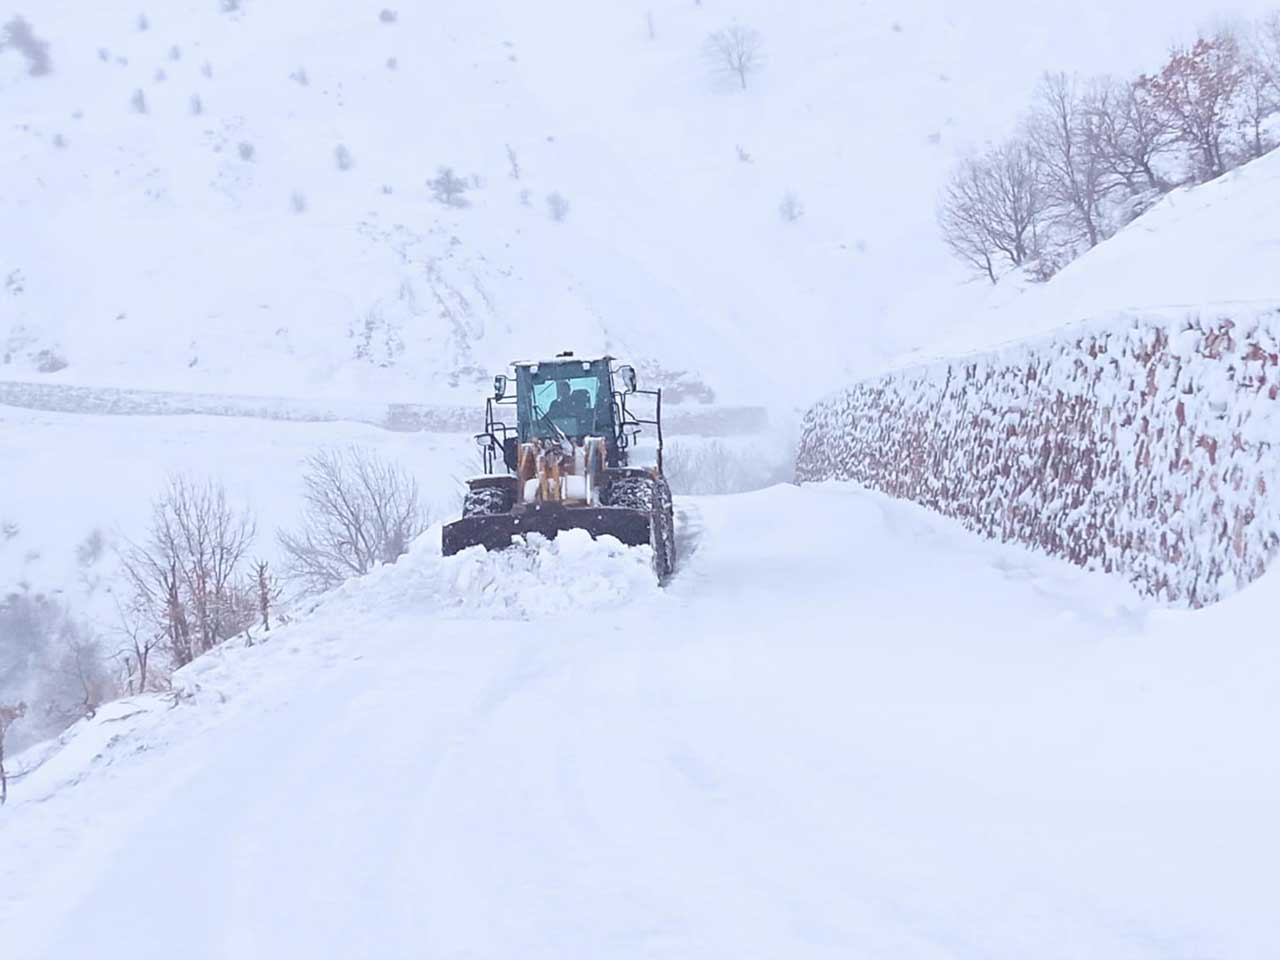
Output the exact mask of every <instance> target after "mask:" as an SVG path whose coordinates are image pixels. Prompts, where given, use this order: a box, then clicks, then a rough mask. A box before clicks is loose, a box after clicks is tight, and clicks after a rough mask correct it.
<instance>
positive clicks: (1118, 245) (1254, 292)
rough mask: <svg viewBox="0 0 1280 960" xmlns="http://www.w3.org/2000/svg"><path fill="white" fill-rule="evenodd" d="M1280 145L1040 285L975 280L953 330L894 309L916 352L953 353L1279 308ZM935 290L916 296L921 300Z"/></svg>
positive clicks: (1182, 195) (1177, 197)
mask: <svg viewBox="0 0 1280 960" xmlns="http://www.w3.org/2000/svg"><path fill="white" fill-rule="evenodd" d="M1277 265H1280V151H1277V152H1273V153H1271V154H1268V155H1267V156H1265V157H1262V158H1261V159H1259V160H1255V161H1253V162H1252V163H1249V164H1246V165H1245V166H1242V167H1239V168H1238V169H1236V170H1233V171H1232V172H1230V173H1228V174H1226V175H1225V176H1223V177H1221V178H1220V179H1218V180H1215V181H1213V182H1211V183H1207V184H1204V185H1202V186H1199V187H1190V188H1184V189H1180V190H1175V191H1174V192H1173V193H1171V194H1169V195H1168V196H1166V197H1165V198H1164V199H1163V200H1161V201H1160V203H1158V204H1157V205H1156V206H1155V207H1154V208H1153V209H1151V210H1150V211H1148V212H1147V213H1146V214H1145V215H1144V216H1142V217H1140V218H1139V219H1138V220H1136V221H1134V222H1133V223H1132V224H1130V225H1129V226H1128V227H1126V228H1125V229H1123V230H1121V231H1120V232H1119V233H1118V234H1116V235H1115V236H1114V237H1112V238H1111V239H1110V240H1107V241H1104V242H1103V243H1101V244H1099V245H1098V246H1097V247H1095V248H1094V249H1093V250H1090V251H1089V252H1088V253H1086V254H1085V255H1084V256H1082V257H1080V258H1079V259H1078V260H1076V261H1075V262H1074V263H1072V264H1071V265H1070V266H1068V267H1067V268H1066V269H1065V270H1063V271H1062V272H1061V273H1059V274H1058V275H1057V276H1055V277H1054V278H1053V279H1052V280H1050V281H1049V282H1048V283H1033V282H1028V281H1026V280H1025V279H1023V280H1021V282H1020V280H1019V277H1018V276H1017V275H1010V276H1009V277H1007V278H1006V279H1005V280H1004V281H1003V282H1002V283H1001V284H1000V285H999V286H997V287H995V288H992V287H990V286H989V285H987V284H985V283H983V284H974V285H972V286H971V288H970V289H969V290H968V297H967V298H964V297H961V298H959V299H958V301H957V305H956V306H955V307H954V308H953V312H952V314H951V315H952V316H953V317H954V318H955V320H956V322H955V324H954V326H951V327H946V326H944V325H939V324H937V322H936V318H935V319H932V320H930V319H926V318H924V317H923V316H922V315H920V314H918V313H916V312H915V311H914V307H913V304H912V303H909V302H904V303H903V304H901V305H900V306H899V308H898V319H899V320H900V321H901V323H902V325H903V326H904V328H913V329H914V330H915V331H916V333H917V334H918V336H919V338H920V342H921V344H922V349H921V350H920V351H919V352H918V353H917V355H915V356H913V357H911V360H912V361H915V360H918V359H919V354H923V355H925V356H927V357H930V358H932V357H935V356H940V357H955V356H959V355H964V354H969V353H975V352H979V351H982V350H987V349H990V348H992V347H995V346H998V345H1000V344H1004V343H1011V342H1014V341H1019V340H1025V339H1027V338H1029V337H1032V336H1035V335H1039V334H1043V333H1047V332H1051V331H1056V330H1058V329H1059V328H1060V327H1064V326H1067V325H1069V324H1073V323H1077V322H1080V321H1092V322H1095V323H1096V322H1099V321H1108V320H1113V319H1114V320H1123V319H1126V318H1135V317H1144V318H1166V319H1169V320H1171V321H1180V320H1191V321H1195V320H1196V319H1197V318H1203V320H1204V322H1205V323H1212V322H1214V321H1216V320H1220V319H1223V318H1227V319H1231V318H1236V319H1238V320H1240V322H1242V323H1243V322H1244V319H1245V318H1247V317H1251V316H1255V315H1257V314H1260V313H1262V312H1263V311H1265V310H1268V309H1272V308H1275V307H1277V306H1280V269H1277ZM936 293H937V291H936V290H935V291H932V292H924V293H922V294H921V296H922V297H925V298H927V297H929V296H931V295H933V294H936Z"/></svg>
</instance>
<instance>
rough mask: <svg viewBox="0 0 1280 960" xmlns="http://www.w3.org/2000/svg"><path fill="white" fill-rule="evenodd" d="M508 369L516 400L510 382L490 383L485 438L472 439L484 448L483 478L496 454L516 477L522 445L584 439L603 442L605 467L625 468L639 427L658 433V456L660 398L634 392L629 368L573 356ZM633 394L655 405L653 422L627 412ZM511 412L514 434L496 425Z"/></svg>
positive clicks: (632, 372) (633, 376)
mask: <svg viewBox="0 0 1280 960" xmlns="http://www.w3.org/2000/svg"><path fill="white" fill-rule="evenodd" d="M512 367H513V368H514V370H515V388H516V389H515V395H514V396H512V395H511V392H510V389H509V387H510V379H511V378H509V377H507V376H505V375H499V376H497V377H495V378H494V381H493V397H492V398H491V399H490V400H489V403H488V408H487V412H486V417H485V421H486V422H485V432H484V433H482V434H479V435H478V436H477V437H476V439H477V440H478V441H480V444H481V447H482V448H483V452H484V460H485V472H486V473H492V472H493V468H494V466H495V465H496V460H497V458H498V456H497V455H499V454H500V455H501V458H502V461H503V463H504V464H505V465H506V467H507V469H508V470H509V471H511V472H513V473H514V472H515V470H516V461H517V457H518V451H519V448H520V445H521V444H525V443H531V442H534V441H542V442H552V443H555V442H557V441H559V442H561V443H566V444H570V445H572V446H575V447H580V446H582V445H583V441H584V440H585V439H586V438H587V437H599V438H601V439H603V440H604V446H605V458H606V464H607V466H610V467H620V466H626V464H627V448H628V446H630V443H631V441H633V440H634V438H635V434H637V433H638V432H639V430H640V427H641V424H650V425H653V426H656V427H658V447H659V456H661V443H662V440H661V437H662V431H661V426H660V424H659V418H660V415H661V406H660V404H661V397H660V393H658V392H656V391H646V390H637V389H636V373H635V369H634V368H633V367H630V366H626V365H622V366H618V365H615V363H614V358H613V357H601V358H599V359H591V360H578V359H576V358H574V356H573V354H572V353H562V354H559V355H558V356H557V357H556V358H555V359H554V360H543V361H539V362H536V363H534V362H527V361H521V362H516V363H514V364H512ZM637 393H639V394H651V395H652V396H653V397H654V398H655V400H656V401H657V403H658V404H659V406H658V411H657V415H656V416H655V418H654V419H639V418H637V417H636V416H635V415H634V414H632V413H631V412H630V411H629V410H628V409H627V397H628V396H629V395H632V394H637ZM511 406H514V407H515V408H516V409H515V420H516V422H515V427H514V429H513V428H512V427H511V425H509V424H508V423H504V422H503V421H502V420H501V419H499V417H500V415H501V413H502V412H503V408H507V409H509V408H510V407H511Z"/></svg>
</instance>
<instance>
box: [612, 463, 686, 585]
mask: <svg viewBox="0 0 1280 960" xmlns="http://www.w3.org/2000/svg"><path fill="white" fill-rule="evenodd" d="M603 499H604V503H605V505H606V506H610V507H625V508H626V509H628V510H637V511H640V512H642V513H647V514H648V515H649V545H650V546H651V547H652V548H653V572H654V574H655V575H656V576H657V578H658V580H659V582H662V583H665V582H666V581H667V579H668V578H669V577H670V576H671V574H673V573H674V572H675V568H676V532H675V511H674V509H673V508H672V505H671V488H670V487H669V486H668V485H667V481H666V480H665V479H663V478H661V477H659V478H658V479H656V480H655V479H653V478H651V477H619V478H618V479H617V480H614V481H613V482H612V483H611V484H609V486H608V488H607V489H606V490H605V495H604V498H603Z"/></svg>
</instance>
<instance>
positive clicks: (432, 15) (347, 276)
mask: <svg viewBox="0 0 1280 960" xmlns="http://www.w3.org/2000/svg"><path fill="white" fill-rule="evenodd" d="M29 6H30V7H31V9H26V10H23V11H21V12H22V13H24V14H25V15H26V17H27V19H28V21H29V22H30V24H31V27H32V29H33V30H34V32H35V34H36V36H37V37H38V38H39V39H42V40H44V41H46V42H47V43H48V45H49V47H48V49H49V56H50V60H51V64H52V71H51V72H50V73H48V74H47V75H44V76H30V75H28V73H27V68H28V63H27V62H26V61H24V59H23V57H22V56H21V55H20V54H19V52H18V51H16V50H14V49H12V48H10V49H5V50H0V104H2V108H3V116H4V118H5V123H4V124H3V128H2V129H0V183H3V184H4V190H3V191H2V192H0V217H3V220H4V223H5V229H4V230H3V231H0V283H2V284H3V289H0V346H2V348H3V349H0V356H3V358H4V360H5V363H4V364H3V365H2V366H0V375H3V376H5V377H9V378H31V377H36V378H42V379H49V380H53V381H62V382H72V383H89V384H117V385H125V386H131V387H133V386H152V387H162V388H169V389H196V390H206V391H240V392H255V393H272V394H277V393H278V394H292V395H302V396H308V395H321V394H323V395H330V396H338V395H368V394H373V395H376V396H379V397H382V398H386V399H421V398H429V399H438V398H441V397H443V396H444V395H447V394H449V393H450V390H451V388H452V387H458V388H460V389H461V390H462V391H463V392H465V394H466V396H467V397H468V399H469V398H470V397H471V396H472V395H473V394H474V390H475V388H476V386H477V384H479V383H482V382H484V380H485V378H486V376H487V375H488V374H489V373H490V372H491V371H492V370H493V369H495V368H497V367H500V366H501V365H502V364H505V363H506V362H507V361H508V360H510V359H512V358H513V357H515V356H520V355H531V354H543V353H546V352H547V351H548V350H549V349H551V348H562V347H572V348H577V349H580V350H598V349H610V350H613V351H616V352H619V353H625V354H628V355H630V356H632V357H636V358H640V359H641V360H644V361H646V363H647V364H648V365H649V372H650V374H651V379H658V380H663V379H665V380H668V381H670V380H672V379H674V375H675V374H676V373H678V372H680V371H692V372H693V374H694V376H695V377H696V378H697V379H700V380H702V381H704V382H705V383H706V384H708V385H709V386H710V387H711V388H712V389H714V390H715V392H716V393H717V395H718V396H720V397H721V398H722V399H726V400H730V401H735V402H754V401H756V400H758V399H760V398H761V396H762V395H763V396H764V397H765V399H767V400H768V401H770V402H774V403H777V402H788V401H791V400H792V399H793V398H798V399H802V400H803V399H809V398H811V397H812V396H813V395H814V394H815V393H818V392H821V391H822V390H824V389H826V388H828V387H829V386H830V385H831V383H832V381H833V380H834V379H835V378H836V377H837V376H839V375H840V373H841V372H842V371H843V370H844V369H845V368H846V367H847V366H849V365H853V366H854V367H856V368H859V369H865V368H866V367H867V366H868V365H869V364H872V363H874V362H875V360H876V358H878V357H881V356H883V355H886V354H890V353H896V352H900V351H901V350H902V349H905V348H908V347H910V346H912V345H914V344H916V343H919V342H921V341H922V339H927V338H928V337H929V336H930V335H932V334H933V333H934V332H936V327H938V326H942V327H947V328H952V327H954V326H955V325H956V323H957V319H956V318H955V317H954V316H953V315H945V308H946V307H948V306H950V305H951V303H952V294H951V291H950V290H949V289H948V287H947V284H949V283H950V280H951V279H954V278H955V276H956V271H955V268H954V267H953V266H952V265H951V264H950V263H949V262H948V261H947V259H946V256H945V253H944V251H943V249H942V246H941V243H940V242H939V240H938V237H937V230H936V225H935V223H934V202H935V198H936V191H937V187H938V185H939V183H940V182H941V178H942V176H943V175H944V173H945V171H946V170H947V169H948V167H949V165H950V164H951V163H952V161H953V160H954V158H955V157H956V155H957V154H958V152H960V151H961V150H963V149H965V148H967V147H969V146H971V145H973V144H975V143H978V142H980V141H982V140H983V139H984V138H985V137H988V136H991V135H996V134H999V133H1002V132H1003V131H1005V130H1006V129H1008V127H1009V126H1010V125H1011V124H1012V123H1014V122H1015V121H1016V119H1017V114H1018V112H1019V110H1020V109H1021V105H1022V103H1023V102H1024V100H1025V97H1026V95H1027V92H1028V91H1029V90H1030V88H1031V87H1032V86H1033V84H1034V82H1035V80H1036V78H1037V76H1038V75H1039V74H1040V73H1041V72H1042V71H1044V70H1046V69H1080V70H1082V71H1108V70H1109V71H1116V72H1126V73H1127V72H1130V71H1132V70H1135V69H1140V68H1142V67H1144V66H1148V65H1151V64H1154V63H1155V62H1156V61H1158V59H1159V57H1160V55H1161V54H1162V52H1163V49H1164V47H1165V45H1166V44H1167V43H1168V42H1169V41H1170V40H1172V39H1175V38H1177V37H1179V36H1182V35H1184V34H1185V33H1186V32H1187V31H1188V30H1190V29H1191V28H1193V27H1195V26H1198V25H1199V24H1200V21H1201V19H1202V18H1204V17H1205V16H1207V15H1209V14H1210V12H1211V11H1209V10H1208V9H1206V8H1205V6H1204V5H1203V3H1201V2H1193V0H1177V2H1172V3H1160V4H1154V3H1150V2H1129V3H1121V4H1117V3H1114V2H1110V0H1085V2H1082V3H1076V4H1072V5H1070V6H1052V5H1049V6H1045V7H1043V8H1038V9H1037V10H1036V11H1035V15H1034V16H1029V15H1028V11H1027V9H1026V6H1025V4H1021V3H1017V2H1014V0H977V2H975V3H970V4H966V5H965V6H964V7H963V8H958V7H956V6H955V5H954V4H950V3H946V2H943V0H916V2H913V3H911V4H907V5H903V4H901V3H897V2H889V0H867V2H863V3H859V4H851V3H848V2H845V0H805V2H804V3H802V4H778V3H773V2H768V0H735V2H732V3H728V2H721V0H716V2H710V0H708V2H703V3H697V2H690V0H643V2H642V0H626V2H611V3H588V2H584V0H547V2H542V3H536V4H534V3H527V2H525V0H475V2H466V3H462V2H453V3H442V4H430V5H424V4H415V5H401V6H397V7H394V8H392V7H390V5H389V0H388V5H387V6H386V7H384V6H383V4H381V3H378V4H371V3H364V2H359V3H352V2H349V0H314V2H310V3H307V4H305V5H302V6H298V5H289V4H279V3H266V2H262V0H240V2H238V3H218V2H214V0H163V2H161V0H156V2H155V3H151V4H146V3H143V4H139V3H137V2H135V0H130V2H128V3H125V2H123V0H103V2H98V3H86V2H84V0H42V2H40V3H38V4H31V5H29ZM1265 6H1266V4H1265V3H1262V2H1253V0H1238V2H1236V3H1234V4H1233V3H1224V4H1220V5H1217V6H1216V8H1215V10H1214V11H1212V12H1213V13H1215V14H1221V15H1228V14H1230V13H1232V12H1234V11H1239V12H1242V13H1254V12H1257V10H1259V9H1262V8H1263V7H1265ZM228 10H229V12H228ZM732 22H740V23H742V24H745V25H747V26H750V27H752V28H754V29H756V30H757V31H759V34H760V36H761V38H762V41H763V45H764V53H765V62H764V65H763V67H762V69H760V70H759V71H758V72H757V73H756V74H755V75H753V76H752V77H751V78H750V82H749V84H748V89H747V90H746V91H742V90H740V89H734V85H733V84H731V83H725V82H723V81H716V80H714V79H713V78H712V77H711V76H710V74H709V71H708V67H707V64H706V63H705V62H704V58H703V43H704V40H705V38H706V37H707V35H708V34H709V33H710V32H711V31H713V30H716V29H719V28H722V27H725V26H727V25H728V24H730V23H732ZM508 148H509V149H510V150H511V151H512V152H513V153H514V155H515V158H516V162H517V163H518V167H519V178H518V179H516V178H514V177H513V176H512V174H513V173H514V172H515V171H514V169H513V167H512V164H511V163H510V161H509V159H508ZM740 154H741V156H742V157H745V159H740ZM446 165H447V166H451V167H452V168H454V169H455V170H456V171H457V173H458V174H459V175H461V176H463V177H467V178H471V177H475V178H477V180H476V181H475V183H478V185H476V186H473V187H472V188H471V189H470V190H469V191H468V193H467V195H466V196H467V199H468V201H469V203H470V205H469V206H468V207H467V208H465V209H454V208H449V207H446V206H443V205H441V204H439V203H436V202H435V201H433V199H432V193H431V191H430V190H429V189H428V188H427V187H426V181H427V180H428V179H430V178H433V177H435V176H436V173H437V170H438V168H440V167H441V166H446ZM556 193H558V194H559V195H561V196H562V197H563V198H564V199H565V200H567V201H568V212H567V216H566V217H565V218H564V219H563V221H562V222H556V221H554V220H553V219H552V218H551V217H550V216H549V208H548V198H549V197H550V196H551V195H552V194H556ZM788 193H794V194H795V196H796V197H797V198H798V200H799V203H800V205H801V206H802V208H803V217H802V218H801V219H799V220H798V221H797V222H794V223H787V222H784V219H783V218H782V217H781V216H780V215H779V204H780V203H781V201H782V200H783V198H784V196H786V195H787V194H788ZM938 278H945V279H946V283H944V284H943V286H942V287H941V288H940V289H939V290H938V291H935V295H934V296H932V297H931V298H929V299H928V300H927V302H919V301H917V302H916V308H917V309H915V310H913V311H912V316H911V318H910V320H911V322H910V323H909V324H904V323H902V322H901V321H900V319H898V315H897V314H892V313H890V314H885V313H884V311H885V310H886V308H888V307H889V306H890V305H892V304H893V303H895V302H896V301H898V300H899V299H901V297H902V296H903V295H904V294H905V293H908V292H911V291H914V290H916V289H918V288H919V287H921V285H922V284H925V283H926V282H927V281H933V280H935V279H938ZM920 318H924V319H923V320H921V319H920ZM921 322H923V323H924V324H925V329H924V330H923V331H921V329H920V328H919V327H918V326H916V325H918V324H919V323H921ZM815 342H821V343H828V344H829V343H831V342H835V343H837V344H838V347H837V348H836V349H823V350H814V344H815ZM798 363H803V364H804V365H805V367H806V370H805V372H804V373H803V375H799V374H797V373H795V367H794V366H793V365H794V364H798ZM63 364H65V367H63V366H62V365H63ZM42 369H43V370H44V371H47V372H40V371H41V370H42Z"/></svg>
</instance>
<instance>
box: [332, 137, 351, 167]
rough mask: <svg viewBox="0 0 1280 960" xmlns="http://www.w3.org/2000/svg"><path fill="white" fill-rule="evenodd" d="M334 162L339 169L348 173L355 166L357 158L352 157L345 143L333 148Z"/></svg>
mask: <svg viewBox="0 0 1280 960" xmlns="http://www.w3.org/2000/svg"><path fill="white" fill-rule="evenodd" d="M333 162H334V163H336V164H337V165H338V169H339V170H341V171H342V172H343V173H346V172H347V171H348V170H350V169H351V168H352V167H354V166H355V164H356V161H355V158H354V157H352V156H351V151H350V150H349V149H348V148H347V145H346V144H345V143H340V144H338V145H337V146H336V147H334V148H333Z"/></svg>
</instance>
